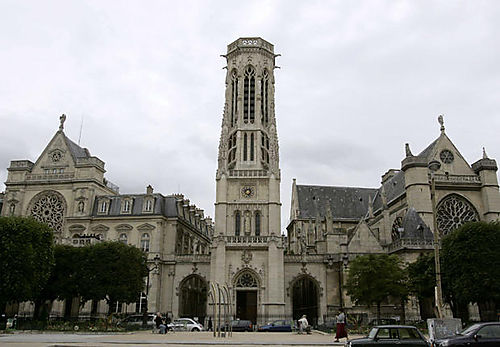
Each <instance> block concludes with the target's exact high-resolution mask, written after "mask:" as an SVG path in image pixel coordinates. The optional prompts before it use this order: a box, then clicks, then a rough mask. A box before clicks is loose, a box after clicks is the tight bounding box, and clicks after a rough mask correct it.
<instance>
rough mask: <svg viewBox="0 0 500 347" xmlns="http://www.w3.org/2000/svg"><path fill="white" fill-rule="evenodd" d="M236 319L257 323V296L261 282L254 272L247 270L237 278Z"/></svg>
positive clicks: (235, 285) (235, 283)
mask: <svg viewBox="0 0 500 347" xmlns="http://www.w3.org/2000/svg"><path fill="white" fill-rule="evenodd" d="M234 288H235V290H236V312H235V314H236V318H237V319H238V318H239V319H244V320H249V321H252V323H253V324H256V323H257V295H258V289H259V282H258V279H257V277H256V276H255V274H254V273H253V272H252V271H248V270H245V271H243V272H241V273H240V274H239V275H237V276H236V280H235V282H234Z"/></svg>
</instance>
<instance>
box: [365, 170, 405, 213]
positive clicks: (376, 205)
mask: <svg viewBox="0 0 500 347" xmlns="http://www.w3.org/2000/svg"><path fill="white" fill-rule="evenodd" d="M382 187H384V192H385V196H386V198H387V203H390V202H391V201H392V200H394V199H396V198H398V197H399V196H401V195H402V194H403V193H404V192H405V173H404V172H403V171H398V172H397V173H396V174H395V175H394V176H392V177H391V178H389V179H388V180H387V181H385V182H384V183H383V184H382V185H381V186H380V188H379V189H377V195H376V196H375V198H374V200H373V210H374V211H377V210H378V209H380V208H382Z"/></svg>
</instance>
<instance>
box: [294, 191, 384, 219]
mask: <svg viewBox="0 0 500 347" xmlns="http://www.w3.org/2000/svg"><path fill="white" fill-rule="evenodd" d="M376 192H377V190H376V189H372V188H358V187H329V186H306V185H297V196H298V207H299V215H298V218H316V216H317V215H319V216H320V217H321V218H322V217H325V216H326V211H327V209H328V207H329V208H330V211H331V212H332V216H333V218H335V219H339V218H340V219H359V218H361V217H363V216H364V215H366V213H367V211H368V200H369V196H372V197H373V196H374V195H375V193H376Z"/></svg>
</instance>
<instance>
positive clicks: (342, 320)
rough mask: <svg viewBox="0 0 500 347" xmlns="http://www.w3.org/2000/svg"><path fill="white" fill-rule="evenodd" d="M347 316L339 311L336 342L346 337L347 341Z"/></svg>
mask: <svg viewBox="0 0 500 347" xmlns="http://www.w3.org/2000/svg"><path fill="white" fill-rule="evenodd" d="M345 324H346V316H345V313H344V311H343V310H340V311H339V314H338V315H337V331H336V332H335V342H339V339H341V338H343V337H345V338H346V339H347V329H346V327H345Z"/></svg>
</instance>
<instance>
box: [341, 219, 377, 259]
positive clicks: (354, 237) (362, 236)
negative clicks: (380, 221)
mask: <svg viewBox="0 0 500 347" xmlns="http://www.w3.org/2000/svg"><path fill="white" fill-rule="evenodd" d="M347 248H348V249H349V253H383V252H384V249H383V248H382V246H381V245H380V242H379V240H378V239H377V237H376V236H375V234H374V233H373V231H372V230H371V229H370V227H369V226H368V224H366V222H365V221H364V220H362V221H360V222H359V223H358V225H356V228H354V232H353V233H352V234H351V237H350V238H349V241H348V246H347Z"/></svg>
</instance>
